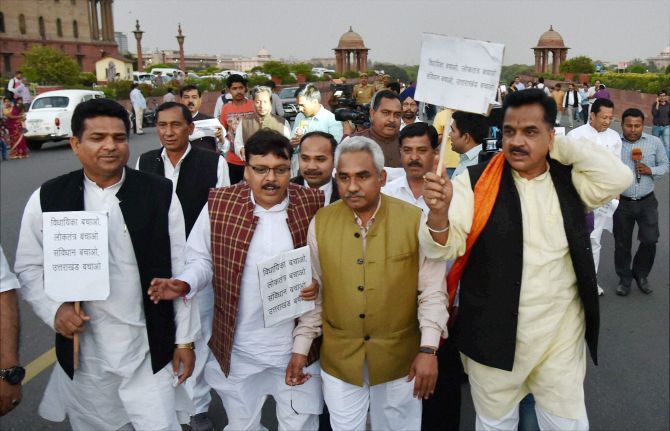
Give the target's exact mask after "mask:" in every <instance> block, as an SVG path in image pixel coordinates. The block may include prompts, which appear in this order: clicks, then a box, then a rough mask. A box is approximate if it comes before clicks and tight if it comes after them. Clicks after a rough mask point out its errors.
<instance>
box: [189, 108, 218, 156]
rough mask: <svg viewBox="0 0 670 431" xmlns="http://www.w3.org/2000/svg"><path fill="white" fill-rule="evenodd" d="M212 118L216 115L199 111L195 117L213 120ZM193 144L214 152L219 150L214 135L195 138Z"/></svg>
mask: <svg viewBox="0 0 670 431" xmlns="http://www.w3.org/2000/svg"><path fill="white" fill-rule="evenodd" d="M212 118H214V117H211V116H209V115H207V114H203V113H202V112H198V114H197V115H195V116H194V117H193V121H200V120H211V119H212ZM191 145H192V146H193V147H195V148H200V149H202V150H207V151H212V152H214V153H216V152H217V148H216V138H214V137H212V136H205V137H204V138H200V139H194V140H193V141H191Z"/></svg>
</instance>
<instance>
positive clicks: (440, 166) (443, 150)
mask: <svg viewBox="0 0 670 431" xmlns="http://www.w3.org/2000/svg"><path fill="white" fill-rule="evenodd" d="M452 115H453V112H452V114H451V115H449V121H448V122H447V123H445V125H444V130H443V131H442V141H441V142H440V160H439V161H438V163H437V171H436V172H435V173H436V174H437V176H438V177H441V176H442V172H443V171H444V164H445V163H446V162H445V159H446V158H447V151H449V149H450V148H451V138H450V137H449V132H450V131H451V125H452V124H453V122H454V118H453V117H452Z"/></svg>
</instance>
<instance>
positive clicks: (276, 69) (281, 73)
mask: <svg viewBox="0 0 670 431" xmlns="http://www.w3.org/2000/svg"><path fill="white" fill-rule="evenodd" d="M263 72H265V73H267V74H270V75H272V76H276V77H278V78H281V80H282V81H284V82H288V81H290V79H289V77H290V76H291V75H289V74H290V73H291V70H290V69H289V67H288V66H287V65H286V64H284V63H282V62H281V61H268V62H267V63H265V64H264V65H263Z"/></svg>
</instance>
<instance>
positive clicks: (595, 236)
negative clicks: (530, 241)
mask: <svg viewBox="0 0 670 431" xmlns="http://www.w3.org/2000/svg"><path fill="white" fill-rule="evenodd" d="M568 137H571V138H575V139H580V138H585V139H588V140H589V141H591V142H595V143H596V144H598V145H600V146H601V147H604V148H607V149H608V150H609V151H610V152H611V153H612V154H613V155H614V156H615V157H616V158H618V159H621V147H622V145H623V144H622V143H621V137H620V136H619V134H618V133H617V132H615V131H614V130H612V129H607V130H605V131H604V132H598V131H597V130H596V129H594V128H593V127H592V126H591V125H590V124H584V125H583V126H579V127H577V128H576V129H574V130H571V131H570V133H568ZM618 205H619V200H618V199H612V200H611V201H609V202H607V203H606V204H605V205H603V206H601V207H599V208H596V209H595V210H594V211H593V232H591V235H590V239H591V252H592V253H593V263H594V264H595V267H596V272H598V265H599V264H600V249H601V248H602V247H601V245H600V239H601V237H602V234H603V230H608V231H610V232H612V224H613V217H614V211H615V210H616V208H617V206H618Z"/></svg>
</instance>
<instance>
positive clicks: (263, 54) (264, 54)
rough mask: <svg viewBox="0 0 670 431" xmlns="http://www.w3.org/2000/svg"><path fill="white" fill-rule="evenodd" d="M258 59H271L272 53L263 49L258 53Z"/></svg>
mask: <svg viewBox="0 0 670 431" xmlns="http://www.w3.org/2000/svg"><path fill="white" fill-rule="evenodd" d="M256 57H258V58H270V57H271V55H270V51H268V50H267V49H265V48H261V49H260V50H259V51H258V54H256Z"/></svg>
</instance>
